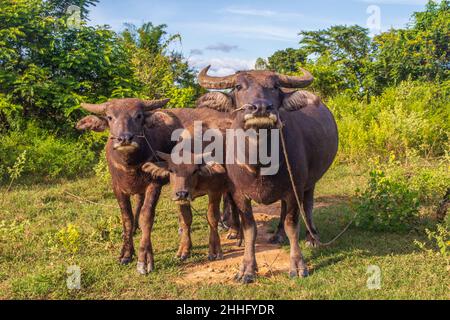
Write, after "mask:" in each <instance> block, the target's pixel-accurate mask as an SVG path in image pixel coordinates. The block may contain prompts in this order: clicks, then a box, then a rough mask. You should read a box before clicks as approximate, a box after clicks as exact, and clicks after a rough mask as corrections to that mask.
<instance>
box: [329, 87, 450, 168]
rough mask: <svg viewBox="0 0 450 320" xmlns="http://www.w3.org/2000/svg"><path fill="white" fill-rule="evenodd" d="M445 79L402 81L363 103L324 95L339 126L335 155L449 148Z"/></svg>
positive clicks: (426, 153)
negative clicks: (427, 81)
mask: <svg viewBox="0 0 450 320" xmlns="http://www.w3.org/2000/svg"><path fill="white" fill-rule="evenodd" d="M449 89H450V83H449V82H448V81H447V82H445V83H443V84H434V83H423V82H403V83H401V84H400V85H399V86H398V87H394V88H388V89H386V90H385V92H384V93H383V94H382V95H380V96H379V97H375V98H373V99H372V100H371V102H370V103H369V104H367V103H364V102H361V101H358V100H355V99H352V98H351V97H349V96H348V95H346V94H340V95H337V96H336V97H334V98H332V99H330V100H328V101H327V105H328V106H329V107H330V108H331V110H332V111H333V114H334V115H335V118H336V121H337V125H338V128H339V141H340V150H339V153H338V155H339V157H340V159H341V160H352V161H356V160H363V159H367V158H370V157H372V156H375V155H381V156H384V157H385V158H387V156H388V155H389V154H390V153H392V152H393V153H394V154H395V155H396V156H397V157H398V158H405V157H407V156H408V155H409V154H417V155H419V156H422V157H427V158H430V157H439V156H444V155H445V154H446V153H448V152H449V146H450V145H449V132H450V99H449V97H450V90H449Z"/></svg>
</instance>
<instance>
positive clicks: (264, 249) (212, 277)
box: [176, 202, 289, 284]
mask: <svg viewBox="0 0 450 320" xmlns="http://www.w3.org/2000/svg"><path fill="white" fill-rule="evenodd" d="M253 212H254V216H255V220H256V223H257V226H258V236H257V238H256V261H257V263H258V275H260V276H263V277H266V278H268V277H273V276H274V275H277V274H280V273H282V272H286V273H287V272H288V269H289V252H288V251H287V250H284V249H282V248H281V246H280V245H274V244H270V243H268V239H269V238H270V237H271V236H272V233H271V232H269V231H271V230H270V225H271V223H270V222H271V221H272V220H274V219H278V218H279V217H280V203H279V202H277V203H274V204H272V205H270V206H259V205H257V206H254V207H253ZM221 241H222V242H221V243H222V250H223V252H224V259H223V260H219V261H205V262H204V263H201V264H198V263H197V264H193V263H192V264H187V265H186V267H185V268H184V270H183V275H182V276H181V277H180V278H179V279H177V280H176V282H177V283H180V284H192V283H198V282H202V283H231V282H233V278H234V276H235V274H236V273H237V272H238V270H239V266H240V264H241V262H242V256H243V254H244V248H243V247H238V246H237V245H236V240H228V239H227V238H226V234H222V235H221Z"/></svg>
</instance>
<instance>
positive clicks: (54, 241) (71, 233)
mask: <svg viewBox="0 0 450 320" xmlns="http://www.w3.org/2000/svg"><path fill="white" fill-rule="evenodd" d="M49 245H50V246H51V248H52V250H53V251H56V250H63V251H64V252H65V253H67V254H72V255H73V254H75V253H77V252H78V251H79V250H80V246H81V235H80V231H79V230H78V227H77V226H75V225H73V224H71V223H69V224H68V225H67V227H64V228H61V229H60V230H59V231H58V232H57V233H56V234H54V235H53V236H51V237H50V239H49Z"/></svg>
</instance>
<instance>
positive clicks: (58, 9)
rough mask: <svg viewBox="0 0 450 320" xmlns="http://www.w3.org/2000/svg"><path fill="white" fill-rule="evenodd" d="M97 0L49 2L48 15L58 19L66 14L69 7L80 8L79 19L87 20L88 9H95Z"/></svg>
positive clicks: (57, 0)
mask: <svg viewBox="0 0 450 320" xmlns="http://www.w3.org/2000/svg"><path fill="white" fill-rule="evenodd" d="M98 2H99V0H49V1H48V3H49V6H50V10H49V13H50V14H53V15H56V16H58V17H63V16H64V15H65V14H66V13H67V9H68V8H69V6H73V5H75V6H77V7H78V8H80V14H81V19H87V17H88V15H89V7H95V6H96V5H97V3H98Z"/></svg>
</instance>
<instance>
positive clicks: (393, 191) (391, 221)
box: [355, 169, 419, 231]
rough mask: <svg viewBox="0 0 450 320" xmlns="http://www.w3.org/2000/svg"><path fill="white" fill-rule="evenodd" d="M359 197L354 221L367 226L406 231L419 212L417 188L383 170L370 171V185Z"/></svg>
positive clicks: (374, 228) (364, 226)
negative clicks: (409, 186)
mask: <svg viewBox="0 0 450 320" xmlns="http://www.w3.org/2000/svg"><path fill="white" fill-rule="evenodd" d="M358 198H359V204H358V206H357V211H358V215H357V217H356V221H355V224H356V226H359V227H362V228H365V229H370V230H386V231H405V230H407V229H408V228H409V227H410V226H411V225H412V224H413V222H414V221H415V220H416V219H417V218H418V215H419V200H418V194H417V192H415V191H413V190H410V189H409V188H408V185H407V184H406V183H405V182H404V181H399V180H397V179H393V178H392V177H389V176H386V173H385V172H384V171H383V170H379V169H374V170H372V171H371V172H370V179H369V185H368V187H367V189H366V190H365V191H364V192H362V193H360V194H359V195H358Z"/></svg>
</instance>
